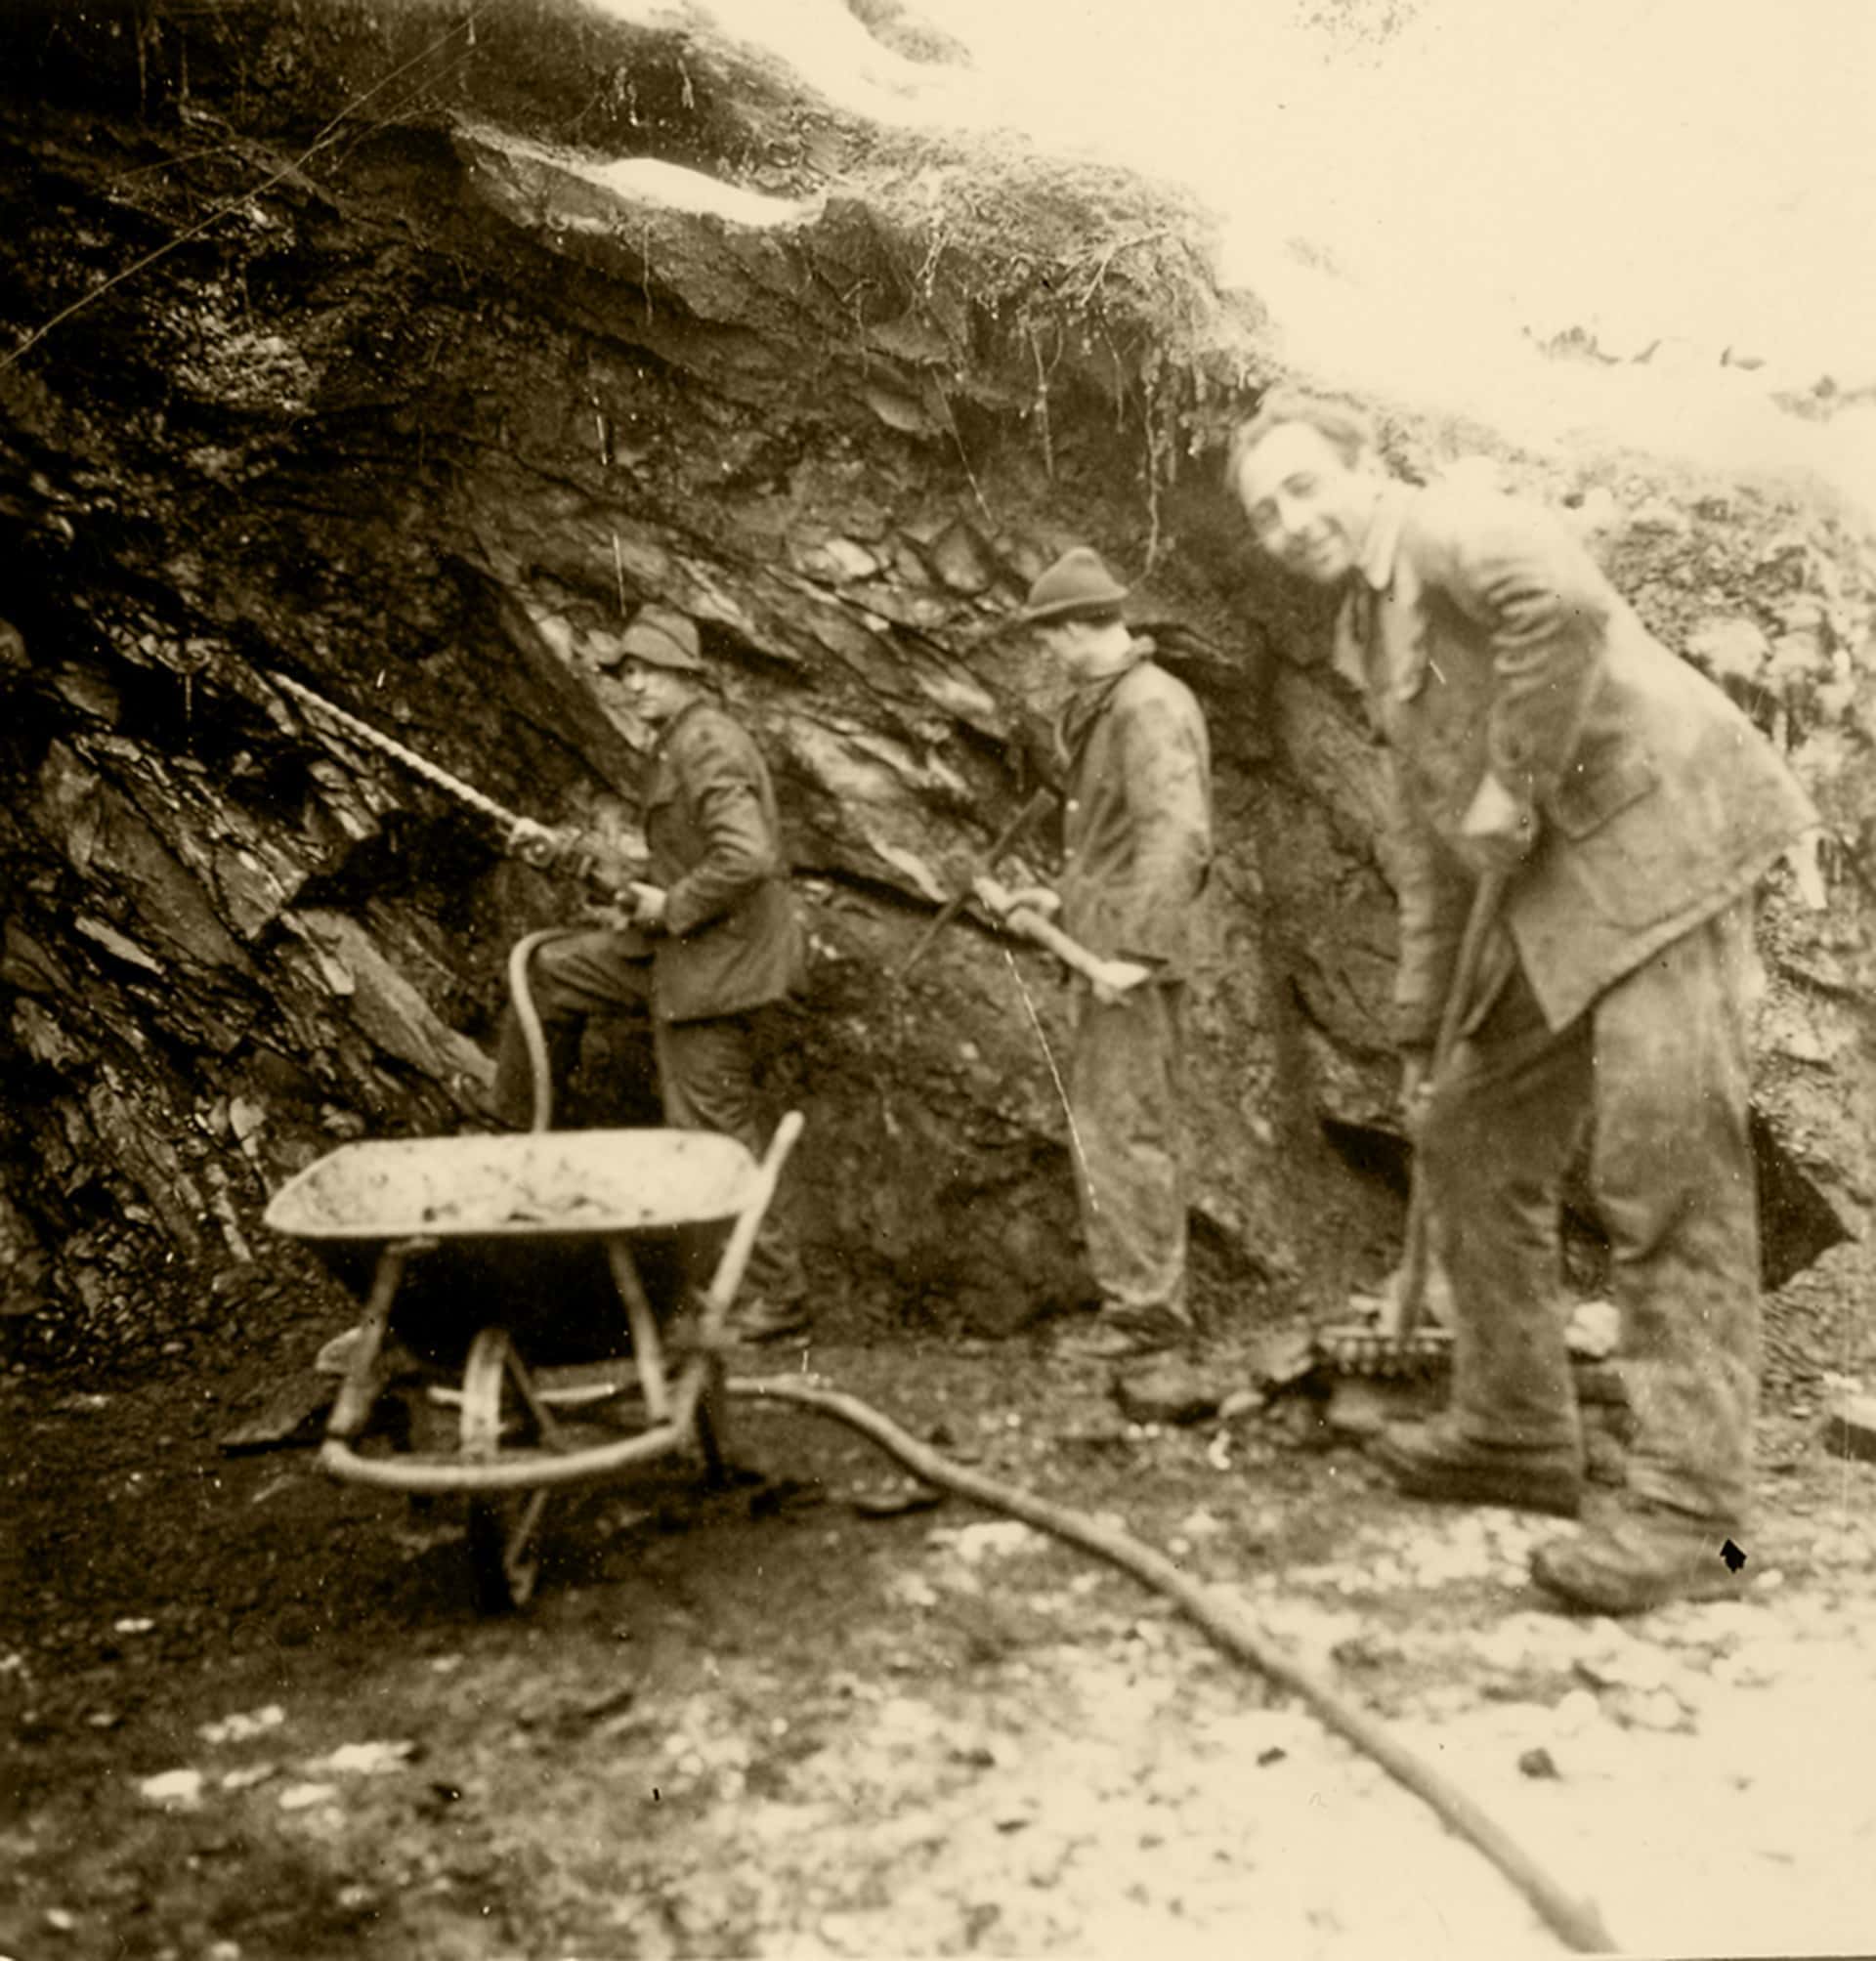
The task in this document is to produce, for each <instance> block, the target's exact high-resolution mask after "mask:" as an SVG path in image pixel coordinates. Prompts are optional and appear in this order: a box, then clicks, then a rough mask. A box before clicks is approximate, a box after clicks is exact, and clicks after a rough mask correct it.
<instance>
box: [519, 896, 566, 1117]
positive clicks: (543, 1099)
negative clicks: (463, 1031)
mask: <svg viewBox="0 0 1876 1961" xmlns="http://www.w3.org/2000/svg"><path fill="white" fill-rule="evenodd" d="M579 930H580V929H579V928H578V927H577V926H543V927H542V928H541V930H540V931H539V932H537V933H530V934H528V935H527V937H526V938H525V939H520V940H517V941H516V942H515V945H514V950H513V952H511V953H510V954H509V956H508V999H509V1000H510V1001H512V1002H514V1004H515V1019H516V1020H517V1021H518V1022H519V1023H520V1024H521V1039H522V1041H523V1042H524V1043H526V1044H527V1046H528V1073H529V1075H530V1077H531V1079H532V1080H533V1090H534V1100H533V1111H532V1113H531V1115H530V1117H529V1122H528V1128H529V1130H552V1129H553V1127H554V1067H553V1059H552V1057H551V1056H549V1055H548V1053H547V1031H546V1030H545V1029H544V1028H542V1027H541V1025H540V1010H539V1009H538V1008H537V1007H536V1006H535V1005H534V992H533V988H532V987H531V986H530V985H529V982H528V962H529V961H530V960H531V959H533V957H534V949H535V948H536V947H541V946H545V945H546V944H547V942H548V941H549V940H568V939H572V938H573V936H574V935H575V934H576V932H578V931H579Z"/></svg>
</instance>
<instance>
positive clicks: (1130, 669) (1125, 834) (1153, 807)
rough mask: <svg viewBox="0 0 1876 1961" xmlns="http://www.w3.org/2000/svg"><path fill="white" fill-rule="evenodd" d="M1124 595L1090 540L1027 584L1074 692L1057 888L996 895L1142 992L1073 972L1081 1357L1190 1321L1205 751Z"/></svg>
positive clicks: (1125, 1346)
mask: <svg viewBox="0 0 1876 1961" xmlns="http://www.w3.org/2000/svg"><path fill="white" fill-rule="evenodd" d="M1126 598H1127V589H1126V587H1124V586H1123V585H1121V584H1120V583H1119V582H1118V581H1117V580H1116V579H1115V577H1114V576H1113V575H1112V574H1111V573H1110V572H1109V571H1108V569H1107V567H1106V566H1105V565H1104V564H1103V563H1102V561H1101V559H1100V556H1099V555H1098V553H1096V552H1094V551H1092V550H1091V549H1089V548H1088V547H1087V546H1086V545H1080V546H1077V547H1076V548H1075V549H1074V550H1073V551H1069V552H1065V553H1064V554H1063V555H1062V556H1061V557H1060V558H1059V559H1057V560H1056V561H1055V563H1054V564H1053V565H1051V566H1050V567H1049V568H1048V570H1047V571H1046V572H1045V573H1044V574H1043V575H1042V576H1041V577H1040V578H1038V579H1037V581H1036V582H1035V584H1034V585H1033V586H1032V587H1031V588H1030V591H1029V599H1028V604H1027V605H1026V606H1025V607H1024V608H1023V610H1022V612H1021V614H1020V615H1019V616H1018V618H1019V620H1020V621H1021V622H1022V623H1023V624H1025V625H1028V626H1031V627H1033V628H1034V629H1035V630H1036V632H1037V633H1038V635H1039V636H1040V637H1041V639H1042V641H1043V644H1044V645H1045V648H1046V649H1047V650H1048V653H1049V655H1050V658H1051V659H1052V660H1053V661H1055V662H1056V663H1057V664H1058V666H1059V668H1060V670H1061V673H1062V676H1063V678H1064V679H1065V680H1066V681H1067V683H1068V686H1069V697H1068V701H1067V703H1066V705H1065V706H1064V707H1063V709H1062V711H1061V715H1060V717H1059V719H1058V721H1057V723H1056V729H1055V738H1056V746H1057V748H1058V751H1059V754H1060V758H1061V761H1062V764H1063V768H1064V772H1065V782H1064V788H1063V798H1064V802H1063V813H1062V851H1063V860H1062V870H1061V874H1060V876H1059V878H1058V880H1057V887H1058V889H1057V890H1056V891H1052V892H1051V891H1046V890H1045V891H1028V892H1019V893H1015V894H1008V895H1003V896H1005V897H1006V898H1007V899H1008V901H1009V904H1010V905H1012V906H1013V905H1016V904H1022V905H1025V906H1030V907H1035V908H1038V909H1040V910H1045V911H1054V910H1056V909H1057V908H1059V910H1060V913H1061V924H1062V926H1063V928H1064V930H1065V931H1066V932H1067V933H1068V934H1069V936H1070V937H1071V938H1072V939H1075V940H1077V941H1079V942H1080V943H1081V944H1082V945H1083V946H1085V947H1086V948H1087V950H1088V951H1089V952H1090V953H1093V954H1095V955H1097V956H1099V957H1100V958H1102V959H1107V960H1111V961H1115V962H1121V963H1127V964H1129V965H1130V966H1131V967H1132V969H1133V974H1132V984H1131V985H1130V986H1129V987H1127V988H1126V989H1125V991H1124V992H1122V993H1120V994H1118V995H1116V996H1109V995H1107V994H1106V993H1105V991H1102V992H1100V993H1097V992H1096V990H1095V989H1094V988H1092V987H1091V986H1090V985H1089V984H1088V983H1087V981H1085V980H1078V981H1077V982H1076V987H1077V990H1078V992H1077V996H1076V1002H1075V1041H1074V1049H1073V1053H1072V1055H1071V1057H1070V1060H1069V1068H1068V1080H1067V1085H1066V1087H1067V1094H1068V1105H1069V1119H1070V1124H1069V1134H1070V1144H1071V1149H1072V1152H1073V1156H1074V1160H1075V1169H1076V1189H1077V1193H1078V1196H1079V1198H1080V1200H1081V1212H1082V1227H1083V1232H1084V1235H1085V1237H1086V1239H1087V1256H1088V1263H1089V1265H1090V1267H1091V1268H1092V1270H1093V1275H1094V1280H1095V1284H1096V1285H1097V1287H1098V1288H1099V1290H1100V1296H1101V1308H1100V1313H1099V1316H1098V1318H1097V1320H1096V1322H1095V1325H1094V1326H1093V1327H1092V1328H1091V1329H1088V1330H1086V1331H1084V1332H1083V1333H1081V1334H1080V1335H1078V1336H1077V1337H1074V1338H1071V1343H1070V1344H1069V1345H1071V1346H1072V1347H1073V1348H1074V1349H1075V1350H1077V1351H1079V1352H1080V1353H1082V1354H1084V1355H1087V1356H1089V1357H1092V1358H1104V1357H1112V1358H1115V1359H1120V1358H1124V1357H1126V1356H1129V1355H1133V1354H1143V1353H1150V1352H1152V1351H1153V1350H1155V1349H1159V1348H1163V1347H1166V1346H1169V1345H1171V1344H1172V1343H1176V1342H1179V1341H1181V1340H1182V1339H1184V1338H1185V1337H1186V1336H1187V1335H1188V1334H1189V1333H1190V1330H1191V1310H1190V1307H1189V1305H1188V1302H1187V1298H1186V1205H1185V1178H1184V1173H1183V1168H1182V1166H1181V1163H1180V1155H1181V1140H1180V1130H1181V1113H1182V1104H1183V1095H1184V1090H1183V1085H1182V1082H1181V1078H1180V1050H1181V1046H1182V1039H1183V1022H1184V1007H1185V991H1186V982H1187V977H1188V975H1189V973H1190V971H1191V966H1192V962H1193V959H1194V958H1195V955H1196V952H1197V942H1198V900H1199V895H1200V893H1201V891H1202V890H1203V889H1204V886H1205V883H1206V878H1207V874H1208V873H1209V870H1210V867H1211V859H1212V759H1211V745H1210V742H1209V740H1208V738H1207V735H1206V727H1205V717H1204V716H1203V715H1202V714H1201V713H1200V710H1199V704H1198V703H1197V702H1196V701H1195V700H1194V699H1193V697H1192V693H1191V691H1190V690H1189V689H1188V688H1187V687H1186V686H1185V685H1184V684H1183V683H1182V682H1180V681H1177V680H1175V679H1174V678H1173V677H1172V675H1171V674H1169V673H1167V672H1166V670H1165V669H1164V668H1162V667H1160V666H1159V665H1158V664H1157V663H1156V662H1155V661H1154V659H1153V643H1152V641H1150V640H1145V639H1140V638H1136V637H1135V636H1134V634H1132V633H1131V632H1130V630H1129V628H1128V626H1127V623H1126V620H1125V618H1124V616H1123V612H1122V603H1123V601H1124V600H1125V599H1126Z"/></svg>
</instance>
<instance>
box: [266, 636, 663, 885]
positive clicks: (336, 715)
mask: <svg viewBox="0 0 1876 1961" xmlns="http://www.w3.org/2000/svg"><path fill="white" fill-rule="evenodd" d="M269 678H270V679H271V680H272V681H273V683H274V685H275V686H276V687H277V688H280V689H283V690H284V691H285V692H286V693H287V694H289V695H291V696H292V697H293V699H294V700H295V701H296V702H298V703H301V705H302V706H304V707H309V708H312V709H314V710H315V711H316V712H317V713H319V714H320V715H323V716H324V717H325V718H326V720H327V721H329V722H331V723H333V724H334V725H336V726H337V727H338V728H341V729H343V730H344V731H345V733H346V734H347V735H349V736H351V737H353V738H355V739H356V740H357V741H359V742H361V743H362V744H363V745H364V746H366V747H367V748H372V749H376V750H377V751H378V753H379V754H380V755H387V756H389V757H390V758H391V759H392V761H394V762H396V763H399V764H401V765H402V766H403V767H404V768H405V769H407V770H408V771H409V772H410V773H411V775H412V776H417V777H421V778H422V779H423V781H424V782H425V783H427V784H431V785H433V786H434V787H435V788H436V789H440V790H442V791H443V792H444V793H445V794H446V795H447V796H450V797H453V798H454V799H455V800H456V802H458V803H460V804H462V805H464V806H465V807H466V808H467V809H470V810H473V811H474V812H475V813H476V815H477V816H478V817H485V818H487V819H488V820H489V822H490V823H491V824H493V825H494V826H495V827H496V828H497V829H498V830H499V831H501V834H502V842H503V843H504V844H505V845H506V846H507V848H508V849H509V850H510V851H512V852H513V853H514V855H515V856H516V857H517V858H521V859H524V860H525V861H526V862H528V863H529V864H531V865H537V866H546V865H552V866H554V867H555V868H557V869H564V870H566V871H567V872H569V873H571V874H573V875H574V876H575V877H577V878H580V879H583V880H584V881H585V882H587V883H589V884H592V885H595V886H597V887H598V888H599V889H600V890H601V891H604V892H607V893H611V894H615V895H618V894H622V893H623V892H624V891H625V890H626V888H627V887H628V886H629V885H631V884H633V883H634V882H636V881H637V880H638V879H640V878H642V877H643V876H644V872H645V868H644V867H643V866H642V865H639V864H636V863H634V862H633V861H632V860H631V859H630V858H628V857H626V856H625V854H623V853H622V852H618V851H615V850H613V849H612V848H611V847H610V846H608V845H606V844H603V843H602V842H601V841H600V840H599V839H598V838H596V837H592V836H589V835H587V834H585V833H583V832H577V831H555V830H553V829H551V828H550V827H548V826H546V825H544V824H538V823H536V822H535V821H534V820H533V818H532V817H523V816H522V815H521V813H520V812H519V811H514V810H510V809H509V808H508V807H507V805H506V804H501V803H497V802H496V801H495V799H494V798H493V797H492V796H487V795H485V794H484V793H483V792H482V791H481V790H479V789H476V787H475V786H474V785H473V784H467V783H464V782H463V780H462V779H461V778H460V777H459V776H451V775H450V773H449V772H448V770H447V769H444V768H443V767H442V766H441V765H439V764H437V763H433V762H432V761H431V760H430V759H429V757H428V756H421V755H419V754H418V753H417V752H416V750H415V749H412V748H406V747H405V746H404V744H403V743H401V742H399V741H398V740H397V739H396V738H395V737H394V736H387V735H386V734H385V733H384V731H383V730H382V729H376V728H373V727H372V726H371V724H370V723H369V722H367V721H364V720H363V719H362V718H361V717H360V716H358V715H355V714H352V713H351V712H350V711H349V710H348V709H345V708H342V707H340V706H339V705H338V703H336V702H328V701H327V700H326V699H325V697H324V696H323V695H321V694H320V692H319V691H318V690H317V689H314V688H309V687H308V686H307V685H306V683H305V682H304V681H295V680H294V679H293V678H292V677H291V676H290V675H286V674H273V675H270V676H269Z"/></svg>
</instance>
